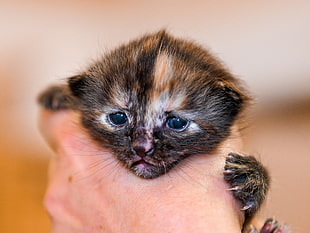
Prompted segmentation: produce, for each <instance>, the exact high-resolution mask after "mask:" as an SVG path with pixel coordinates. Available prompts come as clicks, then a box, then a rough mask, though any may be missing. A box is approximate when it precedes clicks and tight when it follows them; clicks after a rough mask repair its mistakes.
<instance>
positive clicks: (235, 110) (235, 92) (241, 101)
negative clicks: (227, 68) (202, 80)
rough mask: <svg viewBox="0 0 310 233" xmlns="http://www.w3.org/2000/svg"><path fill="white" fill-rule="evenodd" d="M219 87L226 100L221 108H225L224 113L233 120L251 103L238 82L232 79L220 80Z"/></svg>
mask: <svg viewBox="0 0 310 233" xmlns="http://www.w3.org/2000/svg"><path fill="white" fill-rule="evenodd" d="M219 85H220V86H221V88H222V90H223V93H224V96H225V99H226V100H225V103H226V106H225V107H224V106H223V107H224V108H225V113H228V114H229V115H230V116H232V117H233V118H234V117H235V116H237V115H239V113H241V112H243V111H244V110H245V109H247V106H248V105H249V103H250V101H251V97H250V96H249V94H248V93H247V92H246V91H245V90H244V89H243V87H242V85H241V84H240V83H239V81H238V80H236V79H234V78H232V79H228V80H227V79H226V80H221V81H220V82H219Z"/></svg>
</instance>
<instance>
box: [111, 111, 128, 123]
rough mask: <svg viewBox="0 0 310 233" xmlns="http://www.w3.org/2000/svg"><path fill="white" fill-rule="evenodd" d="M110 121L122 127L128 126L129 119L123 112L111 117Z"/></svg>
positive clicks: (113, 114)
mask: <svg viewBox="0 0 310 233" xmlns="http://www.w3.org/2000/svg"><path fill="white" fill-rule="evenodd" d="M109 120H110V121H111V123H113V124H114V125H118V126H122V125H126V124H128V118H127V116H126V114H125V113H123V112H116V113H112V114H110V115H109Z"/></svg>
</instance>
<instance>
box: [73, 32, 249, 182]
mask: <svg viewBox="0 0 310 233" xmlns="http://www.w3.org/2000/svg"><path fill="white" fill-rule="evenodd" d="M69 85H70V88H71V90H72V92H73V94H74V95H75V96H76V97H77V98H78V99H79V100H80V102H81V111H82V122H83V125H84V126H85V127H86V128H87V129H88V130H89V132H90V134H91V135H92V137H93V138H94V139H95V140H96V141H98V142H100V143H101V144H102V145H104V146H109V147H110V148H111V149H112V150H113V152H114V153H115V155H116V156H117V158H118V159H119V160H120V161H121V162H123V164H124V165H125V166H126V167H127V168H129V169H130V170H132V171H133V172H135V174H137V175H138V176H140V177H143V178H154V177H157V176H159V175H162V174H164V173H166V172H167V171H169V170H170V169H171V168H172V167H174V166H175V165H176V164H178V163H179V162H180V161H182V160H183V159H184V158H186V157H188V156H190V155H192V154H197V153H210V152H212V151H214V150H215V149H216V147H217V146H218V144H219V143H220V142H221V141H222V140H223V139H225V138H226V137H227V136H228V135H229V128H230V126H231V125H232V123H233V121H234V119H235V118H236V116H237V114H238V113H239V111H240V110H241V108H242V106H243V102H244V101H245V99H246V96H245V95H244V94H242V93H241V92H240V91H239V90H238V89H237V87H236V86H237V85H238V84H237V81H236V80H235V79H234V78H233V77H231V75H230V74H229V73H228V72H226V71H225V70H224V69H223V68H222V66H221V65H220V64H219V63H218V62H217V61H216V60H215V59H214V58H213V57H211V56H210V55H209V54H208V53H207V52H206V51H204V50H202V49H201V48H200V47H198V46H196V45H194V44H192V43H189V42H184V41H182V40H177V39H174V38H172V37H170V36H169V35H167V34H166V33H165V32H163V31H161V32H159V33H156V34H153V35H148V36H145V37H143V38H141V39H139V40H136V41H133V42H131V43H129V44H128V45H125V46H121V47H120V48H118V49H116V50H114V51H113V52H112V53H110V54H108V55H107V56H106V57H104V58H103V59H102V60H100V61H99V62H97V63H95V64H94V65H93V66H91V67H90V68H89V69H88V70H87V71H86V72H85V73H84V74H82V75H79V76H76V77H73V78H71V79H70V80H69Z"/></svg>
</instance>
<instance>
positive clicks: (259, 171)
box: [224, 153, 269, 222]
mask: <svg viewBox="0 0 310 233" xmlns="http://www.w3.org/2000/svg"><path fill="white" fill-rule="evenodd" d="M224 179H225V180H226V181H227V182H228V183H229V184H230V185H231V188H229V189H228V190H230V191H232V193H233V195H234V197H236V198H237V199H238V200H239V201H240V202H241V204H242V206H243V208H242V210H243V211H245V218H246V222H247V221H248V220H249V218H250V217H251V216H253V214H254V213H255V212H256V211H257V210H258V208H259V207H260V205H261V203H262V201H263V200H264V199H265V195H266V193H267V189H268V185H269V178H268V175H267V172H266V170H265V169H264V167H263V166H262V165H261V164H260V163H259V162H258V161H257V160H256V159H255V158H254V157H253V156H241V155H239V154H236V153H230V154H229V155H228V156H227V158H226V164H225V170H224Z"/></svg>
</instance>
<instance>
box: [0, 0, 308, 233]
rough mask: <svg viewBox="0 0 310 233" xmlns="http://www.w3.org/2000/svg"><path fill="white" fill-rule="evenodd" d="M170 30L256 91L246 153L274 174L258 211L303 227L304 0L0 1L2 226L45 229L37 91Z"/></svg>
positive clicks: (40, 232)
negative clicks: (109, 54)
mask: <svg viewBox="0 0 310 233" xmlns="http://www.w3.org/2000/svg"><path fill="white" fill-rule="evenodd" d="M160 28H167V29H168V30H169V31H170V32H171V33H173V34H175V35H177V36H182V37H185V38H189V39H194V40H195V41H197V42H198V43H200V44H202V45H203V46H205V47H207V48H211V51H212V52H213V53H214V54H215V55H217V56H218V57H220V58H221V60H223V61H224V62H225V63H226V64H227V66H228V67H229V68H230V69H231V71H232V73H233V74H235V75H236V76H238V77H240V78H241V79H243V80H245V82H246V83H247V85H248V87H249V89H250V90H251V92H252V93H253V95H254V96H256V97H257V99H256V105H255V106H256V107H255V112H254V114H253V126H254V127H252V128H250V129H247V130H246V131H244V138H245V142H246V145H245V147H246V150H245V151H247V152H251V153H252V154H254V155H256V156H258V157H259V158H260V159H261V160H262V161H263V163H264V164H266V166H267V167H268V168H269V170H270V172H271V174H272V179H273V181H272V190H271V193H270V195H269V198H268V201H267V203H266V205H265V207H264V209H263V210H262V211H261V215H262V216H263V217H264V216H276V217H277V218H278V219H280V220H281V221H283V222H287V223H288V224H289V225H290V226H291V228H292V229H293V230H294V232H299V233H306V232H309V229H310V222H309V220H308V218H309V216H310V172H309V166H310V152H309V151H310V43H309V42H310V1H309V0H304V1H301V0H269V1H264V0H263V1H262V0H260V1H256V0H254V1H245V0H234V1H231V0H219V1H208V0H190V1H182V0H166V1H164V0H157V1H142V0H131V1H125V0H123V1H122V0H114V1H112V0H103V1H95V0H89V1H82V0H77V1H73V0H69V1H60V0H48V1H42V0H40V1H39V0H23V1H15V0H10V1H5V0H1V1H0V187H1V189H0V233H17V232H18V233H19V232H22V233H28V232H29V233H44V232H49V230H50V224H49V219H48V216H47V214H46V213H45V211H44V209H43V207H42V204H41V203H42V198H43V196H44V189H45V187H46V178H47V175H46V173H47V165H48V159H49V157H50V156H51V155H52V153H51V151H50V150H49V149H48V147H47V146H46V144H45V143H44V141H43V140H42V139H41V137H40V135H39V132H38V130H37V113H38V108H37V105H36V101H35V100H36V96H37V94H38V92H39V91H40V90H42V89H43V88H45V87H46V86H47V85H49V84H51V83H55V82H59V81H62V80H63V79H64V78H65V77H68V76H70V75H73V74H75V73H77V72H78V71H79V70H80V69H81V68H82V67H84V66H85V65H87V64H88V63H89V59H93V58H96V57H98V56H99V55H100V54H101V53H102V52H104V51H106V50H107V49H109V48H112V47H114V46H117V45H118V44H119V43H121V42H126V41H128V40H129V39H132V38H135V37H137V36H139V35H141V34H144V33H145V32H152V31H155V30H158V29H160Z"/></svg>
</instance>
